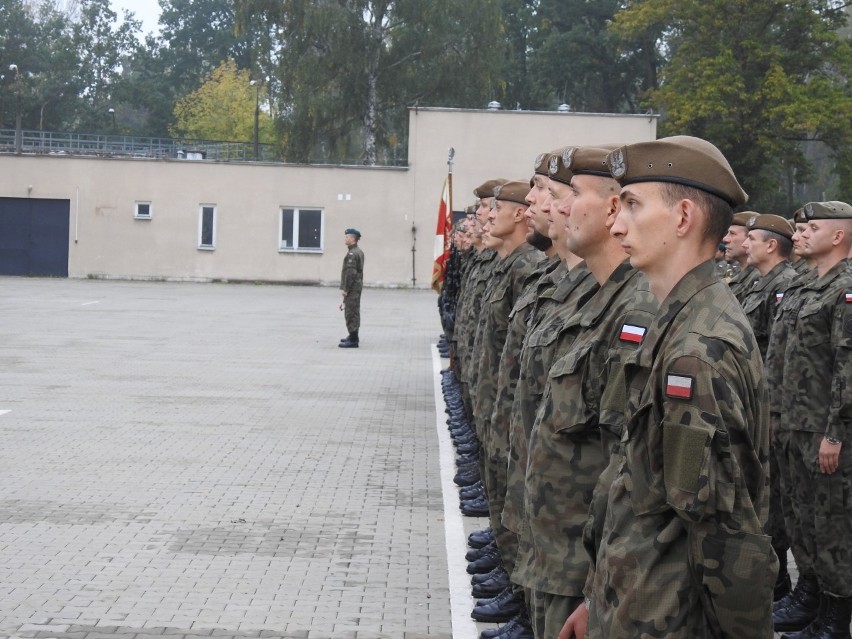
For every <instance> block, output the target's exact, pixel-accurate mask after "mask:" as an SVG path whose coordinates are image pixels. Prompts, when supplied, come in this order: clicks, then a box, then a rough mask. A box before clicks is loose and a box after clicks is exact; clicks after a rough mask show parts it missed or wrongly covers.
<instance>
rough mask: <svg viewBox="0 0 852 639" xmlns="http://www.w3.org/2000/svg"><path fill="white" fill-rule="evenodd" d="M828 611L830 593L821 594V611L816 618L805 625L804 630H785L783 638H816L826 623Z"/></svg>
mask: <svg viewBox="0 0 852 639" xmlns="http://www.w3.org/2000/svg"><path fill="white" fill-rule="evenodd" d="M827 611H828V595H820V596H819V611H818V612H817V616H816V619H814V620H813V621H812V622H810V623H809V624H808V625H807V626H805V628H804V630H800V631H798V632H785V633H784V634H783V635H781V639H814V637H816V636H817V634H819V631H820V630H821V629H822V624H823V623H825V613H826V612H827Z"/></svg>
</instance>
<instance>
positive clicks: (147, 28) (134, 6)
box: [111, 0, 160, 36]
mask: <svg viewBox="0 0 852 639" xmlns="http://www.w3.org/2000/svg"><path fill="white" fill-rule="evenodd" d="M111 2H112V10H113V11H115V12H116V13H117V14H118V15H119V16H121V15H122V13H123V12H124V9H127V10H128V11H132V12H133V13H134V14H135V15H136V19H137V20H141V21H142V35H143V36H144V35H146V34H148V33H154V34H156V33H157V21H158V20H159V19H160V4H159V3H158V2H157V0H111Z"/></svg>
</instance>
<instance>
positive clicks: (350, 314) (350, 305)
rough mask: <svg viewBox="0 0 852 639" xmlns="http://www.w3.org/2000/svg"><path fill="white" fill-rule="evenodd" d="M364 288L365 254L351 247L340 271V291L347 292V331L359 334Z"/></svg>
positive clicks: (344, 305)
mask: <svg viewBox="0 0 852 639" xmlns="http://www.w3.org/2000/svg"><path fill="white" fill-rule="evenodd" d="M363 286H364V252H363V251H362V250H361V249H360V248H358V245H357V244H356V245H354V246H350V247H349V250H348V251H347V252H346V255H345V257H344V258H343V269H342V270H341V271H340V290H342V291H345V292H346V297H344V298H343V318H344V320H345V321H346V330H347V331H349V332H350V333H356V332H358V329H359V328H360V327H361V289H362V288H363Z"/></svg>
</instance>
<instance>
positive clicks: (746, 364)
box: [559, 136, 778, 639]
mask: <svg viewBox="0 0 852 639" xmlns="http://www.w3.org/2000/svg"><path fill="white" fill-rule="evenodd" d="M607 164H608V166H609V168H610V172H611V173H612V175H613V177H615V178H616V179H617V180H618V181H619V182H620V183H621V186H622V189H621V210H620V212H619V213H618V216H617V218H616V220H615V223H614V225H613V226H612V229H611V233H612V234H613V235H615V236H616V237H618V238H619V240H620V241H621V246H622V247H623V248H624V249H625V250H626V251H627V253H628V254H629V255H630V262H631V264H632V265H633V266H634V267H635V268H637V269H639V270H641V271H643V272H644V273H645V274H646V276H647V278H648V283H649V285H650V288H651V293H652V294H653V295H654V297H656V298H657V300H659V302H660V310H659V312H658V313H657V316H656V318H655V319H654V321H653V323H652V324H651V326H650V327H649V328H648V329H647V333H646V335H645V337H644V341H643V343H642V346H641V347H640V348H639V349H638V350H637V351H636V352H635V353H634V354H633V355H632V356H630V357H628V358H627V360H626V365H625V382H626V383H625V388H624V391H623V392H624V395H623V397H624V398H625V399H626V400H627V413H626V416H627V422H626V425H625V429H624V432H623V435H622V439H621V446H622V447H621V450H620V452H619V453H617V454H614V455H613V457H612V458H611V464H615V466H614V468H615V469H616V472H615V473H614V479H613V482H612V485H611V487H610V490H609V495H608V499H607V504H606V513H605V515H604V519H605V521H604V525H603V532H602V535H601V537H600V546H599V547H598V548H597V549H596V552H595V555H596V556H595V557H592V558H591V559H592V562H593V563H592V568H591V569H590V570H591V572H592V575H591V578H590V579H589V580H588V581H587V582H586V588H585V589H584V593H585V595H586V606H580V607H579V608H577V610H576V611H575V612H574V614H572V615H571V617H570V618H569V620H568V623H566V626H565V628H563V630H562V632H561V633H560V635H559V636H560V639H562V638H567V637H571V636H577V637H581V638H582V637H583V636H587V637H595V638H607V639H622V638H623V639H628V638H634V637H640V636H641V637H646V638H648V639H651V638H654V637H657V638H660V639H663V638H665V639H696V638H708V639H709V638H711V637H712V638H714V639H722V638H730V639H738V638H744V637H749V638H750V639H770V638H771V637H772V620H771V610H772V594H773V586H774V584H775V576H776V572H777V570H778V559H777V557H776V556H775V553H774V552H773V550H772V546H771V543H770V539H769V537H768V536H767V535H765V534H763V525H764V523H765V522H766V517H767V514H768V507H769V413H768V405H767V388H766V384H765V381H764V380H763V366H762V362H761V356H760V351H759V350H758V347H757V343H756V341H755V338H754V334H753V333H752V330H751V327H750V326H749V323H748V320H747V319H746V317H745V314H744V313H743V311H742V308H741V307H740V305H739V304H738V303H737V300H736V299H735V297H734V295H733V294H732V293H731V290H730V289H729V288H728V285H727V284H725V282H724V281H723V280H721V279H719V277H718V276H717V274H716V270H715V269H716V265H715V262H714V261H713V258H714V255H715V253H716V248H717V246H718V244H719V241H720V240H721V239H722V237H723V235H724V234H725V233H726V232H727V229H728V227H729V226H730V224H731V219H732V207H733V206H738V205H741V204H743V203H744V202H745V201H746V199H747V195H746V193H745V192H744V191H743V189H742V187H740V185H739V183H738V182H737V179H736V177H735V176H734V173H733V171H732V170H731V167H730V165H729V164H728V161H727V160H726V159H725V157H724V156H723V155H722V153H721V152H720V151H719V150H718V149H717V148H716V147H714V146H713V145H712V144H710V143H709V142H706V141H705V140H701V139H698V138H693V137H688V136H677V137H673V138H663V139H661V140H656V141H654V142H643V143H638V144H631V145H628V146H625V147H622V148H620V149H616V150H615V151H613V152H612V153H610V154H609V156H608V157H607ZM587 623H588V627H587V632H586V624H587Z"/></svg>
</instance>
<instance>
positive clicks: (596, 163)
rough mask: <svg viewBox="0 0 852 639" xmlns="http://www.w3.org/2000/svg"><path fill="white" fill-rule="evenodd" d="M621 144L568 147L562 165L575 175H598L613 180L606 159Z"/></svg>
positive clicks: (564, 152)
mask: <svg viewBox="0 0 852 639" xmlns="http://www.w3.org/2000/svg"><path fill="white" fill-rule="evenodd" d="M619 146H620V145H619V144H602V145H600V146H568V147H565V148H564V149H563V150H562V164H564V165H565V168H567V169H570V170H571V172H572V173H574V175H598V176H600V177H606V178H611V177H612V174H610V172H609V167H608V166H607V164H606V158H607V156H608V155H609V154H610V152H612V151H614V150H615V149H617V148H618V147H619Z"/></svg>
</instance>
